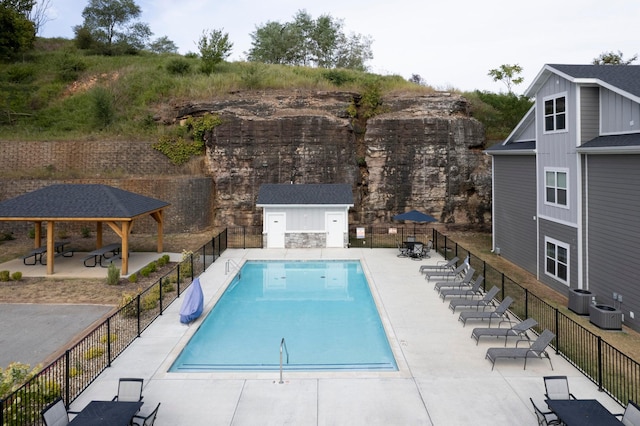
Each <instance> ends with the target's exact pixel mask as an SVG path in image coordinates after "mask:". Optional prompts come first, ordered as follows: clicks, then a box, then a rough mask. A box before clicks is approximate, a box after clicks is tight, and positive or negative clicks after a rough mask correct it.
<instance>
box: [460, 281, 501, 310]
mask: <svg viewBox="0 0 640 426" xmlns="http://www.w3.org/2000/svg"><path fill="white" fill-rule="evenodd" d="M499 292H500V289H499V288H498V287H496V286H493V287H491V289H490V290H489V291H488V292H486V293H485V294H484V297H483V298H482V299H480V300H477V299H469V298H466V297H462V298H459V299H451V301H450V302H449V309H451V311H452V312H453V313H454V314H455V313H456V309H457V308H475V309H476V311H479V310H480V308H482V309H483V310H484V309H485V308H486V307H487V306H491V305H493V303H494V302H493V299H494V298H495V297H496V296H497V295H498V293H499Z"/></svg>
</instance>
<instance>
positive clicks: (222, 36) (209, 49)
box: [198, 30, 233, 74]
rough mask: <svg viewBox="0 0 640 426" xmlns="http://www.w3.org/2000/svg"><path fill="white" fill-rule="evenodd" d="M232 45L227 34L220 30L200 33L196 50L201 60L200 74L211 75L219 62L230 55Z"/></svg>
mask: <svg viewBox="0 0 640 426" xmlns="http://www.w3.org/2000/svg"><path fill="white" fill-rule="evenodd" d="M232 48H233V43H231V42H230V41H229V34H227V33H223V32H222V30H210V31H209V32H208V33H207V31H206V30H205V31H202V35H201V36H200V40H198V49H199V50H200V56H201V58H202V68H201V69H202V72H203V73H205V74H211V73H212V72H213V70H214V68H215V67H216V65H218V64H219V63H220V62H222V61H223V60H225V59H226V58H227V57H229V55H230V54H231V49H232Z"/></svg>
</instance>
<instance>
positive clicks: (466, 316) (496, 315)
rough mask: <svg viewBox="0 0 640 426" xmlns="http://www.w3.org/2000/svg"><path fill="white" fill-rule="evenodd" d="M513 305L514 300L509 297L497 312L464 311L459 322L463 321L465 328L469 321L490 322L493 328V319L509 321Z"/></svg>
mask: <svg viewBox="0 0 640 426" xmlns="http://www.w3.org/2000/svg"><path fill="white" fill-rule="evenodd" d="M512 303H513V299H512V298H511V296H507V297H505V298H504V300H503V301H502V302H500V304H499V305H498V306H497V307H496V309H495V310H493V311H463V312H460V316H459V317H458V320H460V321H462V324H463V326H465V325H467V320H470V319H473V320H483V321H484V320H486V319H488V320H489V327H491V321H492V320H493V319H498V320H502V319H505V318H506V319H509V316H508V315H507V310H508V309H509V306H511V304H512Z"/></svg>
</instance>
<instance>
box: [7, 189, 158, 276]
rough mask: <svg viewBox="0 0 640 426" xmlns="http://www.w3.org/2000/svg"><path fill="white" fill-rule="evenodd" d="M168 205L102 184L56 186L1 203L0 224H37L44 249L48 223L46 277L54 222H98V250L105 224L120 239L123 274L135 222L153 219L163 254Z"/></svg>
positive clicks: (51, 257)
mask: <svg viewBox="0 0 640 426" xmlns="http://www.w3.org/2000/svg"><path fill="white" fill-rule="evenodd" d="M168 206H170V204H169V203H167V202H164V201H161V200H157V199H155V198H150V197H145V196H143V195H139V194H135V193H133V192H129V191H125V190H122V189H119V188H114V187H112V186H108V185H100V184H57V185H51V186H47V187H45V188H42V189H38V190H35V191H33V192H28V193H26V194H23V195H20V196H18V197H15V198H11V199H8V200H5V201H2V202H0V221H28V222H34V224H35V248H39V247H40V246H41V238H42V222H46V223H47V245H46V259H47V260H46V261H47V274H48V275H51V274H53V271H54V258H55V249H54V247H55V233H54V231H55V223H56V222H95V223H96V248H100V247H102V224H103V223H106V224H107V225H108V226H109V227H110V228H111V229H112V230H113V231H114V232H115V233H116V234H117V235H118V236H119V237H120V239H121V243H122V273H123V274H125V275H126V274H128V269H129V262H128V257H129V234H130V233H131V230H132V228H133V222H134V220H136V219H139V218H141V217H144V216H147V215H149V216H151V217H152V218H153V219H154V220H155V221H156V223H157V226H158V240H157V250H158V253H160V252H162V232H163V231H162V227H163V212H164V209H165V208H166V207H168Z"/></svg>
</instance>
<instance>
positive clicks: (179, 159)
mask: <svg viewBox="0 0 640 426" xmlns="http://www.w3.org/2000/svg"><path fill="white" fill-rule="evenodd" d="M152 148H153V149H155V150H157V151H160V152H161V153H163V154H164V155H166V156H167V158H169V160H170V161H171V162H172V163H173V164H175V165H176V166H179V165H181V164H184V163H186V162H187V161H189V159H190V158H191V157H192V156H196V155H202V153H203V152H204V144H203V143H202V142H189V141H185V140H184V138H182V137H180V136H178V137H173V136H167V135H164V136H161V137H160V138H159V139H158V141H157V142H155V143H154V144H153V145H152Z"/></svg>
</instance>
